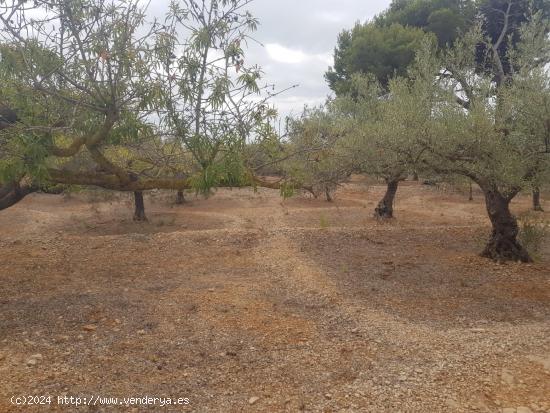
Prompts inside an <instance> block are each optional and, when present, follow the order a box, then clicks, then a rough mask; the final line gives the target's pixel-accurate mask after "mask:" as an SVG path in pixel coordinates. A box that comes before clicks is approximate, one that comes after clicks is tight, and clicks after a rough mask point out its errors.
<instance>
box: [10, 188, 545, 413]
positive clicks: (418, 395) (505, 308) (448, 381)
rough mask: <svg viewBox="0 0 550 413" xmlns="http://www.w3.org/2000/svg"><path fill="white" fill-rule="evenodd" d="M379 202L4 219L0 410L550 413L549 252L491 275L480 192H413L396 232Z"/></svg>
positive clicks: (48, 200) (106, 206) (345, 193)
mask: <svg viewBox="0 0 550 413" xmlns="http://www.w3.org/2000/svg"><path fill="white" fill-rule="evenodd" d="M383 191H384V188H383V187H382V186H371V187H365V186H364V185H362V184H361V183H358V182H355V183H352V184H348V185H346V186H345V187H344V188H343V189H342V190H340V191H339V192H338V194H337V199H336V201H335V202H334V203H327V202H324V201H322V200H315V199H311V198H307V197H305V196H303V197H297V198H293V199H289V200H286V201H283V200H282V199H281V198H280V197H279V194H278V192H277V191H273V190H267V189H265V190H264V189H259V190H258V192H257V193H254V192H253V191H252V190H250V189H239V190H232V191H230V190H220V191H218V192H217V194H216V195H215V196H212V197H211V198H209V199H201V198H196V197H191V196H189V197H188V198H189V202H188V203H187V204H186V205H184V206H175V205H172V204H171V202H170V201H169V200H168V199H166V198H165V197H155V199H153V200H151V199H150V198H149V199H147V202H146V207H147V214H148V216H149V222H148V223H143V224H136V223H134V222H132V220H131V215H132V211H131V203H130V201H129V199H128V200H118V199H113V200H110V201H102V202H99V201H97V200H96V201H95V202H93V203H90V202H89V200H86V198H85V197H83V196H72V197H63V196H54V195H44V194H36V195H33V196H29V197H27V198H26V199H25V200H24V201H23V202H21V203H20V204H18V205H17V206H15V207H13V208H10V209H8V210H5V211H2V212H0V412H12V411H13V412H42V411H63V412H65V411H67V412H73V411H75V412H76V411H78V412H81V411H82V412H85V411H97V412H104V411H105V412H127V411H133V412H142V411H155V412H157V411H158V412H181V411H185V412H191V411H193V412H298V411H308V412H392V413H396V412H430V413H431V412H504V413H512V412H517V413H528V412H530V411H531V412H550V246H549V245H548V242H547V243H546V245H545V247H544V250H543V252H542V254H541V259H540V261H539V262H538V263H535V264H530V265H522V264H515V263H511V264H506V265H499V264H497V263H493V262H490V261H487V260H485V259H482V258H480V257H478V256H477V255H476V254H477V253H478V252H479V251H480V250H481V247H482V245H483V241H484V238H485V237H486V236H487V234H488V220H487V218H486V215H485V211H484V205H483V202H482V198H481V195H480V194H477V193H476V195H475V200H474V201H473V202H468V201H467V197H466V196H465V195H462V194H458V193H451V192H443V191H440V190H436V189H434V188H431V187H427V186H423V185H419V184H416V183H407V184H406V185H404V186H402V187H400V189H399V191H398V196H397V203H396V211H395V214H396V217H397V218H396V219H395V220H393V221H391V222H387V223H384V222H379V221H377V220H376V219H374V218H373V217H372V210H373V209H374V206H375V205H376V203H377V201H378V200H379V198H380V197H381V195H382V194H383ZM513 207H514V211H515V212H516V213H522V212H524V211H527V210H528V209H529V199H528V198H527V197H522V198H520V199H518V200H517V201H515V203H514V205H513ZM547 210H550V205H549V204H548V203H547ZM539 216H541V217H545V218H546V219H547V220H550V213H548V212H546V213H540V215H539ZM14 395H18V396H19V395H25V396H28V395H38V396H40V395H51V396H52V397H54V399H53V400H52V402H51V405H49V406H44V405H42V406H37V405H26V406H19V407H17V406H14V405H12V404H11V402H10V398H11V397H12V396H14ZM63 395H66V396H75V397H76V396H79V397H88V398H90V397H95V396H102V397H109V396H110V397H120V398H122V397H143V396H146V395H147V396H151V397H155V396H156V397H172V398H174V399H175V398H178V397H182V398H188V399H189V405H186V406H165V407H159V406H155V407H146V406H143V405H142V406H135V405H134V406H128V407H127V406H106V405H101V406H100V405H96V406H81V407H78V408H77V407H76V406H66V405H65V406H63V405H58V404H57V399H56V398H57V396H63Z"/></svg>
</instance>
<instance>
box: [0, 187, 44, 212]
mask: <svg viewBox="0 0 550 413" xmlns="http://www.w3.org/2000/svg"><path fill="white" fill-rule="evenodd" d="M36 190H37V188H35V187H33V186H31V185H20V184H19V183H17V182H12V183H8V184H6V185H4V186H0V211H1V210H3V209H6V208H9V207H11V206H13V205H15V204H16V203H18V202H19V201H21V200H22V199H23V198H25V197H26V196H27V195H29V194H30V193H32V192H35V191H36Z"/></svg>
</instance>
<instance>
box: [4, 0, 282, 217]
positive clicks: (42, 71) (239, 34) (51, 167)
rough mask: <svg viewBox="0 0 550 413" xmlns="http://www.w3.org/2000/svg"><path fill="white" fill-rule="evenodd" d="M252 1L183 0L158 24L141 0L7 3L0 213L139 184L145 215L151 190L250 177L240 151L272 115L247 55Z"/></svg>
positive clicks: (140, 213)
mask: <svg viewBox="0 0 550 413" xmlns="http://www.w3.org/2000/svg"><path fill="white" fill-rule="evenodd" d="M246 4H248V1H225V0H220V1H217V0H213V1H210V2H206V1H204V2H195V1H182V2H180V3H178V2H173V3H172V6H171V9H170V14H169V16H168V18H167V21H166V22H165V23H164V24H159V23H157V22H153V23H150V24H149V23H147V22H146V21H145V10H144V9H143V8H141V7H140V6H139V2H138V1H126V0H70V1H67V0H37V1H34V2H31V3H29V2H20V1H17V0H12V1H9V2H3V3H2V4H1V5H0V23H1V24H2V26H3V27H2V29H3V30H2V32H1V33H2V34H1V36H2V41H1V45H0V47H1V52H2V63H3V64H2V66H1V69H0V81H1V84H2V102H0V104H1V105H2V107H5V108H8V109H9V110H10V111H11V112H9V113H7V112H3V113H4V114H3V115H2V123H1V125H2V128H1V129H0V149H1V152H0V185H1V189H0V209H1V208H6V207H9V206H11V205H13V204H14V203H16V202H18V201H19V200H20V199H22V197H24V196H25V195H26V194H27V193H30V192H32V191H35V190H37V189H39V188H43V187H44V186H47V185H52V184H68V185H84V186H86V185H93V186H99V187H102V188H107V189H112V190H119V191H130V192H134V195H135V199H136V213H135V218H136V219H137V220H142V219H145V214H144V210H143V202H142V201H143V200H142V197H143V195H142V191H145V190H148V189H157V188H158V189H173V190H178V191H181V190H183V189H187V188H194V189H196V190H198V191H201V192H207V191H208V190H209V189H210V188H212V187H216V186H219V185H228V186H234V185H244V184H249V183H252V182H253V181H254V179H253V177H252V176H251V174H250V173H249V171H248V170H247V168H246V162H245V160H243V155H242V154H243V147H244V145H245V143H246V140H247V139H249V138H250V137H259V136H261V133H259V132H257V131H261V130H263V126H262V125H263V123H264V121H265V119H268V118H270V117H272V116H273V115H274V111H273V110H272V108H270V107H269V106H268V105H267V100H268V99H269V97H270V95H269V94H265V95H264V96H263V97H260V98H259V97H258V92H259V90H260V89H261V88H260V87H258V85H257V82H258V80H259V77H260V73H261V72H260V69H259V68H257V67H254V68H250V69H247V68H245V62H244V61H243V57H242V54H243V50H242V49H243V47H244V45H245V43H246V40H247V39H249V38H248V35H247V30H250V29H253V28H254V27H255V25H256V20H255V19H254V18H253V17H252V16H250V14H249V13H247V12H246V11H244V9H243V7H245V6H246ZM264 89H265V88H264ZM12 112H13V113H15V114H16V118H17V119H16V121H15V122H13V116H11V115H10V114H11V113H12ZM6 114H8V115H10V116H7V117H6V116H4V115H6ZM4 118H5V119H4Z"/></svg>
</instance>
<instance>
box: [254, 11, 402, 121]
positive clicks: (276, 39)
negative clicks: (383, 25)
mask: <svg viewBox="0 0 550 413" xmlns="http://www.w3.org/2000/svg"><path fill="white" fill-rule="evenodd" d="M390 1H391V0H368V1H366V0H255V1H253V2H252V3H251V4H250V7H249V10H250V11H251V12H252V14H253V15H254V16H256V17H257V18H258V19H259V20H260V26H259V28H258V31H257V33H256V36H255V37H256V38H257V39H258V40H259V41H260V42H262V43H263V45H264V47H259V46H253V47H251V48H250V50H249V55H248V60H249V63H250V62H254V63H258V64H259V65H260V66H261V67H262V68H263V70H264V72H265V76H266V79H267V80H268V82H270V83H274V84H275V85H276V86H277V88H279V89H284V88H285V87H288V86H291V85H293V84H298V85H299V87H298V88H296V89H293V90H291V91H289V92H287V93H285V94H284V95H282V96H278V97H277V99H276V102H275V103H276V106H277V107H278V109H279V110H280V114H281V115H286V114H289V113H294V114H298V113H300V112H301V111H302V109H303V107H304V105H305V104H308V105H315V104H318V103H322V102H324V101H325V99H326V96H327V95H328V94H329V93H330V89H329V88H328V86H327V84H326V82H325V79H324V73H325V72H326V70H327V69H328V67H329V66H331V65H332V62H333V51H334V47H335V45H336V38H337V36H338V33H340V32H341V31H342V30H343V29H345V28H351V27H353V25H354V23H355V22H356V21H361V22H364V21H365V20H367V19H372V18H373V17H374V16H375V15H376V14H379V13H380V12H381V11H383V10H384V9H386V8H387V7H388V5H389V4H390Z"/></svg>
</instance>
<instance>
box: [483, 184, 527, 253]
mask: <svg viewBox="0 0 550 413" xmlns="http://www.w3.org/2000/svg"><path fill="white" fill-rule="evenodd" d="M482 189H483V188H482ZM483 192H484V194H485V205H486V207H487V212H488V214H489V218H490V220H491V224H492V227H493V230H492V233H491V237H490V238H489V241H488V243H487V245H486V246H485V249H484V250H483V252H482V253H481V256H482V257H487V258H491V259H492V260H495V261H521V262H531V261H532V260H531V257H530V256H529V253H528V252H527V250H526V249H525V248H524V247H523V246H522V245H521V244H520V243H519V242H518V240H517V235H518V232H519V228H518V222H517V219H516V217H515V216H514V215H513V214H512V213H511V212H510V201H511V198H507V197H505V196H503V195H502V194H501V193H500V192H499V191H498V190H495V189H483Z"/></svg>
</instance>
